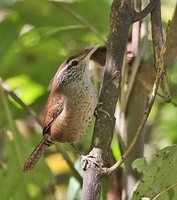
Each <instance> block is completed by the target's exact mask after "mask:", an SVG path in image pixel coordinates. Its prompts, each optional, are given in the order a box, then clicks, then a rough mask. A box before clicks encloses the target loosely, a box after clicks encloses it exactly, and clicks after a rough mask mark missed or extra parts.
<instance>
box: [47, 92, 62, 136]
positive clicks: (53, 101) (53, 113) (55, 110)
mask: <svg viewBox="0 0 177 200" xmlns="http://www.w3.org/2000/svg"><path fill="white" fill-rule="evenodd" d="M63 102H64V100H63V98H62V97H61V96H60V95H58V94H55V95H53V94H50V95H49V98H48V100H47V104H46V107H45V111H44V114H43V135H44V134H46V133H47V132H48V131H49V129H50V127H51V125H52V123H53V122H54V121H55V119H56V118H57V117H58V116H59V115H60V113H61V112H62V111H63V107H64V103H63Z"/></svg>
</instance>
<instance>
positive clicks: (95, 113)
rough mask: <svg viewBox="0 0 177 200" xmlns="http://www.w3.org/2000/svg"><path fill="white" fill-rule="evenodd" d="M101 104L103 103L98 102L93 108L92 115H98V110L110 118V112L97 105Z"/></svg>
mask: <svg viewBox="0 0 177 200" xmlns="http://www.w3.org/2000/svg"><path fill="white" fill-rule="evenodd" d="M101 104H103V103H101V102H100V103H98V105H97V107H96V108H95V111H94V116H95V117H98V116H99V114H98V113H99V111H100V112H103V113H105V114H106V115H107V116H108V117H109V118H110V119H111V116H110V114H109V113H108V112H107V111H106V110H103V109H101V108H100V107H99V106H100V105H101Z"/></svg>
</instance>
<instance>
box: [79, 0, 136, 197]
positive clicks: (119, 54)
mask: <svg viewBox="0 0 177 200" xmlns="http://www.w3.org/2000/svg"><path fill="white" fill-rule="evenodd" d="M122 2H124V1H122ZM131 8H132V3H131V1H130V0H129V1H128V2H127V3H122V4H121V2H120V0H114V1H113V4H112V7H111V18H110V35H109V40H108V43H107V55H106V67H105V73H104V79H103V85H102V89H101V94H100V99H99V101H100V104H99V107H98V117H97V119H96V124H95V128H94V135H93V139H92V148H93V147H94V148H93V149H95V148H96V149H98V151H97V152H95V154H94V158H98V157H99V156H98V155H97V154H98V153H99V152H102V155H101V156H102V157H101V158H102V159H103V160H104V161H105V160H107V156H108V152H109V150H110V144H111V141H112V135H113V130H114V126H115V117H114V112H115V108H116V103H117V101H118V98H119V97H120V82H121V70H122V63H123V58H124V53H125V49H126V44H127V40H128V33H129V28H130V26H131V24H132V19H131V15H130V12H129V11H130V10H131ZM125 21H126V23H125ZM87 163H88V164H87V165H86V167H85V171H84V177H83V183H84V185H83V194H82V199H84V200H90V199H94V200H97V199H99V194H100V190H101V188H100V182H101V177H102V170H101V166H99V165H98V164H95V163H99V160H98V159H96V161H95V162H94V163H93V162H90V161H89V160H88V161H87ZM88 191H89V193H90V194H91V196H87V195H89V194H88Z"/></svg>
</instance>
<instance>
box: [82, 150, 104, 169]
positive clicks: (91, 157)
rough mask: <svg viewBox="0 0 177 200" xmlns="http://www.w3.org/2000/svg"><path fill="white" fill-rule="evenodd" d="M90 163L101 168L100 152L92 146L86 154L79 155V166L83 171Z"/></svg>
mask: <svg viewBox="0 0 177 200" xmlns="http://www.w3.org/2000/svg"><path fill="white" fill-rule="evenodd" d="M90 164H94V165H95V166H96V167H98V168H100V169H102V167H103V160H102V158H101V152H100V150H99V152H98V149H97V148H93V150H92V151H91V152H90V153H89V154H88V155H86V156H81V166H82V169H83V170H84V171H85V170H86V169H87V168H88V166H89V165H90Z"/></svg>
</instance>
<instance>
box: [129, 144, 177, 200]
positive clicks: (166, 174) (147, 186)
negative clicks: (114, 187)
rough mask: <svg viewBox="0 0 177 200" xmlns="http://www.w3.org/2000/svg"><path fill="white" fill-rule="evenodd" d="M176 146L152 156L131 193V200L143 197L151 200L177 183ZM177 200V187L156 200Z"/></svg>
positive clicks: (138, 199)
mask: <svg viewBox="0 0 177 200" xmlns="http://www.w3.org/2000/svg"><path fill="white" fill-rule="evenodd" d="M176 166H177V145H173V146H169V147H166V148H164V149H163V150H161V151H159V152H158V153H156V154H155V155H154V156H153V159H152V160H151V162H150V164H149V165H148V166H147V167H145V168H144V169H143V168H142V169H143V174H144V175H143V177H142V179H141V181H140V184H139V185H138V187H137V189H136V191H135V192H134V193H133V198H132V199H133V200H141V199H142V198H143V197H147V198H150V199H151V200H152V199H153V198H155V197H156V195H158V194H159V193H161V192H162V191H164V190H165V189H167V188H169V187H170V186H172V185H173V184H175V183H177V173H176ZM172 199H174V200H175V199H177V187H172V188H171V189H169V190H167V191H166V192H164V193H163V194H162V195H160V196H159V197H158V200H172Z"/></svg>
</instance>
